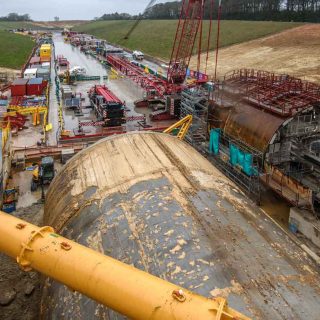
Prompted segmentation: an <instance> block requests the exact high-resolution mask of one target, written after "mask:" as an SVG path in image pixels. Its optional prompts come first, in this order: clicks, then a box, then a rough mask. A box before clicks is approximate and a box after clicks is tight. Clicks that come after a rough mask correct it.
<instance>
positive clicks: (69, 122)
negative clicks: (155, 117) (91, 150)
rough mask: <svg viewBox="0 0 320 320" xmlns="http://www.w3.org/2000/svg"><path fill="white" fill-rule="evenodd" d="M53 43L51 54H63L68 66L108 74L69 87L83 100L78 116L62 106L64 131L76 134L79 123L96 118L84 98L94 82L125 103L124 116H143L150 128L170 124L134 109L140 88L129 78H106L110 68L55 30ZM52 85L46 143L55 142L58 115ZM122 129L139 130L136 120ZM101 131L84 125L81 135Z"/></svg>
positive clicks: (87, 99) (150, 63) (99, 128)
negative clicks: (100, 78) (65, 40)
mask: <svg viewBox="0 0 320 320" xmlns="http://www.w3.org/2000/svg"><path fill="white" fill-rule="evenodd" d="M53 39H54V44H55V55H56V57H57V56H59V55H63V56H64V57H66V58H67V59H68V61H69V62H70V68H72V67H74V66H81V67H84V68H85V69H86V71H87V75H88V76H100V77H103V76H105V75H108V76H109V79H108V80H103V81H101V80H100V81H86V82H76V83H75V84H74V85H72V90H73V92H74V93H81V95H82V97H83V98H84V101H83V102H82V106H83V108H82V113H83V115H82V116H75V113H74V111H73V110H67V109H66V108H63V114H64V121H65V130H67V131H69V132H70V135H71V136H73V137H74V136H75V135H77V134H79V131H78V129H79V122H87V121H97V120H98V119H97V118H96V116H95V112H94V111H93V110H92V109H91V108H88V106H90V101H89V98H88V91H89V90H90V88H92V87H93V86H94V85H99V84H105V85H107V87H108V88H109V89H110V90H111V91H112V92H113V93H114V94H115V95H116V96H117V97H118V98H119V99H121V100H122V101H124V102H125V104H126V109H127V116H128V117H130V116H139V115H140V116H141V115H146V120H147V124H148V125H150V126H152V127H154V128H158V127H161V128H162V127H165V126H168V125H170V124H171V123H172V121H162V122H152V121H150V120H149V117H148V115H149V113H151V110H150V109H146V108H140V109H139V110H137V109H135V106H134V101H136V100H139V99H142V98H143V93H144V92H143V89H142V88H141V87H140V86H139V85H138V84H135V83H134V82H133V81H131V80H129V79H126V78H123V77H121V76H120V75H119V77H118V78H117V79H112V80H111V79H110V71H109V70H106V69H105V68H104V67H103V66H102V64H101V63H99V62H98V61H97V60H96V59H95V58H93V57H91V56H88V55H85V54H84V53H82V52H81V51H80V49H79V48H76V47H73V46H71V45H70V44H69V43H65V42H64V40H63V37H62V36H61V35H60V34H58V33H56V34H54V37H53ZM148 65H151V66H152V67H154V66H155V65H154V64H153V63H152V62H148ZM52 72H53V74H52V75H51V77H52V79H54V68H53V71H52ZM55 91H56V87H55V84H54V82H53V85H52V87H51V94H50V111H49V122H51V123H52V124H53V130H52V131H51V132H50V133H49V134H48V141H49V144H50V145H53V144H55V143H57V131H58V117H57V109H58V104H57V99H56V96H55ZM122 127H123V128H122V130H123V131H132V130H139V128H140V127H139V125H138V121H131V122H127V124H125V125H123V126H122ZM117 130H118V131H119V128H118V129H117ZM104 131H105V128H102V127H94V126H90V127H84V128H83V132H82V134H83V135H94V134H101V133H103V132H104Z"/></svg>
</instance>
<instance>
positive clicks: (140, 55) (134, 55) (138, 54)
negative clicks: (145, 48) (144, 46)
mask: <svg viewBox="0 0 320 320" xmlns="http://www.w3.org/2000/svg"><path fill="white" fill-rule="evenodd" d="M132 58H133V59H135V60H143V59H144V54H143V53H142V52H141V51H133V52H132Z"/></svg>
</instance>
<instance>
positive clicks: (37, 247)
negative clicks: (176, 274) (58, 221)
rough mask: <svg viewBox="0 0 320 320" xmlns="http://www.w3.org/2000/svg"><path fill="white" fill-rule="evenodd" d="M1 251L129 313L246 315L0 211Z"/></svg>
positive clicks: (206, 318)
mask: <svg viewBox="0 0 320 320" xmlns="http://www.w3.org/2000/svg"><path fill="white" fill-rule="evenodd" d="M0 252H4V253H5V254H7V255H9V256H11V257H12V258H16V259H17V262H18V263H19V264H20V266H21V267H22V269H24V270H25V271H30V270H32V269H35V270H37V271H39V272H42V273H43V274H45V275H46V276H48V277H51V278H53V279H55V280H57V281H59V282H61V283H63V284H65V285H66V286H68V287H69V288H70V289H71V290H76V291H79V292H81V293H83V294H85V295H87V296H88V297H90V298H92V299H94V300H96V301H98V302H99V303H102V304H104V305H105V306H107V307H109V308H111V309H113V310H115V311H117V312H119V313H121V314H123V315H125V316H127V317H129V318H130V319H141V320H142V319H153V320H164V319H166V320H186V319H188V320H200V319H201V320H214V319H215V320H249V318H247V317H246V316H244V315H242V314H240V313H239V312H237V311H235V310H233V309H232V308H230V307H228V305H227V302H226V300H225V299H223V298H215V299H208V298H205V297H202V296H200V295H197V294H195V293H193V292H191V291H189V290H186V289H183V288H181V287H179V286H177V285H175V284H173V283H170V282H167V281H165V280H162V279H160V278H157V277H155V276H153V275H151V274H148V273H146V272H144V271H141V270H138V269H136V268H134V267H132V266H130V265H127V264H125V263H122V262H120V261H118V260H115V259H113V258H110V257H108V256H105V255H103V254H101V253H99V252H96V251H94V250H91V249H89V248H86V247H84V246H82V245H80V244H78V243H76V242H73V241H71V240H68V239H66V238H64V237H62V236H60V235H58V234H56V233H55V232H54V230H53V229H52V228H51V227H42V228H40V227H37V226H35V225H32V224H30V223H28V222H25V221H23V220H20V219H18V218H16V217H13V216H11V215H8V214H5V213H3V212H0Z"/></svg>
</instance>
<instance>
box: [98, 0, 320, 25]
mask: <svg viewBox="0 0 320 320" xmlns="http://www.w3.org/2000/svg"><path fill="white" fill-rule="evenodd" d="M218 3H219V1H218V0H215V1H214V12H213V18H214V19H215V18H216V17H217V10H218ZM180 9H181V1H174V2H166V3H159V4H156V5H154V6H152V7H151V8H149V9H148V10H147V11H146V12H145V14H144V15H143V17H142V18H143V19H178V18H179V15H180ZM210 13H211V0H207V1H206V2H205V10H204V18H205V19H209V18H210ZM138 17H139V16H136V15H134V16H133V15H130V14H128V13H117V12H116V13H112V14H104V15H103V16H102V17H100V18H96V19H98V20H129V19H137V18H138ZM222 19H228V20H274V21H306V22H320V0H222Z"/></svg>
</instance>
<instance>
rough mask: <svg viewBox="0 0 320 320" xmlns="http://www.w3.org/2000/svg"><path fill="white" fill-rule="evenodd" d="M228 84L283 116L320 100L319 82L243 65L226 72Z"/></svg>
mask: <svg viewBox="0 0 320 320" xmlns="http://www.w3.org/2000/svg"><path fill="white" fill-rule="evenodd" d="M225 84H226V85H227V86H229V87H230V88H232V89H236V90H238V92H239V93H241V94H243V99H244V100H246V101H247V102H249V103H251V104H253V105H254V106H257V107H259V108H262V109H265V110H267V111H269V112H272V113H275V114H278V115H280V116H283V117H288V116H292V115H294V114H296V113H297V112H300V111H302V110H304V109H306V108H309V107H312V106H314V105H315V104H317V103H320V86H319V85H317V84H314V83H311V82H308V81H303V80H301V79H298V78H295V77H291V76H288V75H279V74H275V73H271V72H267V71H261V70H254V69H239V70H234V71H232V72H230V73H227V74H226V75H225Z"/></svg>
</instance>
